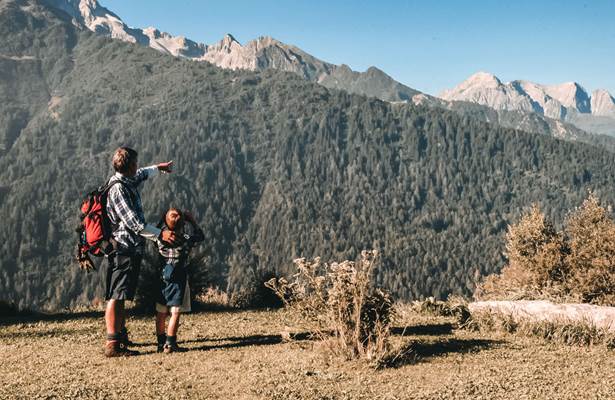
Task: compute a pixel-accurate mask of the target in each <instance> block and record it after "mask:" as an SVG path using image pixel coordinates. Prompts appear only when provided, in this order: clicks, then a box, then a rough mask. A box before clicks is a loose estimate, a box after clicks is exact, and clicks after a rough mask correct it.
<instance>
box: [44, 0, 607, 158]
mask: <svg viewBox="0 0 615 400" xmlns="http://www.w3.org/2000/svg"><path fill="white" fill-rule="evenodd" d="M46 1H47V2H48V3H49V4H51V5H52V6H53V7H56V8H59V9H61V10H63V11H65V12H67V13H68V14H69V15H71V16H72V17H73V23H74V24H75V25H78V26H80V27H85V28H87V29H89V30H90V31H93V32H96V33H98V34H101V35H104V36H108V37H111V38H115V39H119V40H123V41H126V42H130V43H138V44H141V45H143V46H148V47H151V48H153V49H155V50H158V51H160V52H162V53H165V54H169V55H172V56H175V57H182V58H187V59H191V60H195V61H207V62H210V63H212V64H214V65H216V66H218V67H221V68H226V69H231V70H238V69H244V70H251V71H263V70H266V69H269V68H272V69H276V70H282V71H287V72H292V73H295V74H297V75H299V76H301V77H303V78H304V79H306V80H309V81H312V82H316V83H319V84H321V85H323V86H325V87H327V88H330V89H339V90H345V91H348V92H350V93H355V94H360V95H364V96H369V97H376V98H378V99H380V100H384V101H389V102H409V103H414V104H423V105H426V106H429V107H437V108H444V109H449V110H453V111H455V112H457V113H459V114H461V115H464V116H470V117H472V118H477V119H480V120H483V121H486V122H491V123H497V124H500V125H502V126H505V127H509V128H515V129H521V130H526V131H529V132H534V133H539V134H546V135H551V136H555V137H558V138H560V139H564V140H573V141H577V140H578V141H583V142H586V143H593V144H597V143H600V144H602V142H603V141H604V139H600V138H595V137H594V135H591V134H588V133H587V132H592V133H599V134H612V135H614V136H615V125H614V123H615V119H612V117H613V118H615V103H613V98H612V97H611V96H610V94H608V92H606V91H600V92H599V93H597V94H594V95H593V96H592V98H591V100H590V98H589V96H588V95H587V93H586V92H585V90H584V89H583V88H582V87H581V86H580V85H578V84H564V85H558V86H551V87H547V86H540V85H536V84H533V83H531V82H523V81H518V82H517V83H515V86H513V87H509V86H510V85H508V86H507V84H502V82H500V80H499V79H498V78H497V77H495V76H494V75H491V74H486V73H479V74H475V75H473V76H472V77H471V78H470V79H468V80H466V81H465V82H464V83H462V84H461V85H460V86H458V88H460V90H457V91H456V90H455V89H453V90H452V91H448V92H446V93H445V94H443V95H442V97H441V98H437V97H434V96H430V95H429V94H426V93H421V92H420V91H418V90H416V89H413V88H411V87H408V86H406V85H403V84H401V83H399V82H397V81H396V80H394V79H393V78H392V77H390V76H389V75H387V74H386V73H385V72H383V71H382V70H380V69H378V68H376V67H370V68H368V69H367V70H366V71H365V72H357V71H353V70H352V69H351V68H350V67H348V66H347V65H344V64H342V65H336V64H332V63H328V62H325V61H322V60H320V59H318V58H316V57H314V56H312V55H310V54H308V53H306V52H305V51H303V50H301V49H300V48H298V47H296V46H293V45H289V44H286V43H283V42H281V41H279V40H276V39H274V38H272V37H269V36H262V37H259V38H257V39H255V40H252V41H249V42H247V43H246V44H243V45H242V44H241V43H239V42H238V41H237V40H236V39H235V38H234V37H233V36H232V35H231V34H226V35H225V36H224V37H223V38H222V39H221V40H220V41H219V42H217V43H214V44H211V45H208V44H203V43H197V42H195V41H192V40H190V39H187V38H185V37H183V36H172V35H170V34H168V33H166V32H161V31H159V30H158V29H156V28H153V27H149V28H145V29H139V28H131V27H129V26H128V25H126V24H125V23H124V22H123V21H122V20H121V18H120V17H119V16H117V15H116V14H114V13H113V12H111V11H109V10H108V9H107V8H105V7H103V6H101V5H100V3H98V1H97V0H46ZM516 86H518V87H519V88H517V87H516ZM456 89H457V88H456ZM449 92H450V93H449ZM521 92H522V93H532V94H533V97H531V96H526V95H524V94H520V93H521ZM594 99H595V101H594ZM594 103H595V104H594ZM482 107H488V108H489V109H485V108H482ZM572 108H574V109H575V110H576V111H578V112H575V113H574V115H573V113H571V112H570V110H571V109H572ZM491 109H493V110H491ZM588 109H594V110H599V111H597V112H596V113H595V114H593V115H589V114H583V112H585V111H587V110H588ZM610 147H615V145H614V146H610Z"/></svg>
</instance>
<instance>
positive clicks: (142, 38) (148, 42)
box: [46, 0, 420, 101]
mask: <svg viewBox="0 0 615 400" xmlns="http://www.w3.org/2000/svg"><path fill="white" fill-rule="evenodd" d="M46 1H48V2H49V3H48V4H50V5H52V6H53V7H56V8H58V9H61V10H63V11H65V12H67V13H68V14H69V15H70V16H72V17H73V23H74V24H76V25H77V26H80V27H85V28H87V29H89V30H91V31H93V32H96V33H97V34H100V35H103V36H107V37H111V38H113V39H119V40H122V41H125V42H129V43H138V44H140V45H143V46H148V47H151V48H153V49H156V50H158V51H160V52H162V53H166V54H170V55H173V56H177V57H183V58H188V59H191V60H195V61H207V62H210V63H212V64H214V65H217V66H219V67H222V68H228V69H233V70H235V69H245V70H250V71H263V70H265V69H268V68H272V69H277V70H282V71H289V72H294V73H296V74H298V75H299V76H302V77H303V78H305V79H307V80H310V81H313V82H318V83H321V84H322V85H324V86H326V87H330V88H338V89H343V90H348V91H350V92H352V93H357V94H364V95H367V96H375V97H378V98H380V99H382V100H386V101H408V100H410V99H411V98H412V97H413V96H414V95H417V94H419V93H420V92H419V91H417V90H414V89H412V88H409V87H407V86H405V85H402V84H401V83H399V82H396V81H394V80H393V79H392V78H391V77H389V76H388V75H386V74H385V73H384V72H382V71H380V70H378V69H377V68H375V67H371V68H369V69H368V70H367V71H366V72H355V71H352V70H350V68H348V66H346V65H341V66H338V65H335V64H331V63H327V62H324V61H321V60H319V59H317V58H316V57H313V56H311V55H310V54H308V53H306V52H304V51H303V50H301V49H299V48H297V47H295V46H292V45H288V44H285V43H282V42H280V41H279V40H276V39H273V38H271V37H268V36H263V37H260V38H258V39H255V40H252V41H250V42H248V43H246V44H245V45H242V44H241V43H239V42H238V41H237V40H236V39H235V38H234V37H233V36H232V35H230V34H227V35H225V36H224V38H223V39H222V40H220V41H219V42H218V43H214V44H212V45H207V44H202V43H196V42H194V41H192V40H189V39H186V38H185V37H183V36H172V35H170V34H168V33H165V32H160V31H159V30H157V29H156V28H153V27H150V28H146V29H139V28H131V27H128V26H127V25H126V24H125V23H124V22H123V21H122V20H121V18H120V17H119V16H117V15H116V14H114V13H113V12H111V11H109V10H108V9H106V8H105V7H103V6H101V5H100V3H98V1H97V0H46Z"/></svg>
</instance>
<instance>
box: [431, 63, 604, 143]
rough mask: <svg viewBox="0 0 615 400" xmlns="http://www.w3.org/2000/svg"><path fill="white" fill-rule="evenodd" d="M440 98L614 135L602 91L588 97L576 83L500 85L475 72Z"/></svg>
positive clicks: (526, 82) (482, 73) (488, 75)
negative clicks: (519, 112)
mask: <svg viewBox="0 0 615 400" xmlns="http://www.w3.org/2000/svg"><path fill="white" fill-rule="evenodd" d="M440 97H441V98H442V99H444V100H447V101H468V102H472V103H477V104H481V105H485V106H488V107H490V108H493V109H495V110H506V111H521V112H533V113H537V114H540V115H543V116H545V117H548V118H551V119H555V120H559V121H562V122H568V123H571V124H573V125H575V126H577V127H578V128H579V129H582V130H585V131H587V132H591V133H596V134H609V135H611V136H615V112H614V110H615V102H614V100H613V97H612V96H611V95H610V94H609V93H608V92H607V91H606V90H597V91H595V92H594V93H593V94H592V97H590V96H589V95H588V93H587V91H586V90H585V89H583V87H582V86H581V85H579V84H578V83H576V82H567V83H562V84H560V85H541V84H538V83H533V82H528V81H523V80H516V81H512V82H502V81H500V79H498V78H497V77H496V76H495V75H493V74H490V73H487V72H478V73H476V74H474V75H472V76H470V77H469V78H468V79H466V80H465V81H463V82H462V83H460V84H459V85H457V86H456V87H455V88H453V89H450V90H445V91H444V92H442V93H441V94H440Z"/></svg>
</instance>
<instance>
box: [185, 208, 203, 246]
mask: <svg viewBox="0 0 615 400" xmlns="http://www.w3.org/2000/svg"><path fill="white" fill-rule="evenodd" d="M184 217H185V218H186V221H188V222H189V223H190V225H192V230H193V231H194V232H193V233H192V235H190V243H191V244H195V243H200V242H202V241H204V240H205V234H204V233H203V230H202V229H201V228H200V227H199V226H198V224H197V223H196V220H195V219H194V217H193V216H192V214H191V213H189V212H187V211H186V212H184Z"/></svg>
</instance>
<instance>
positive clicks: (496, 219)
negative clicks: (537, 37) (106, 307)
mask: <svg viewBox="0 0 615 400" xmlns="http://www.w3.org/2000/svg"><path fill="white" fill-rule="evenodd" d="M0 54H2V57H3V58H2V60H10V61H7V63H9V64H10V65H14V68H12V69H11V70H10V71H11V72H10V74H8V73H7V72H6V71H9V69H8V68H7V69H5V68H4V67H3V69H2V75H0V95H1V96H2V97H1V98H0V115H4V116H5V117H3V118H4V119H3V120H2V124H3V125H2V126H0V129H2V132H10V133H9V134H6V135H5V136H4V137H5V145H6V150H5V151H4V152H3V154H2V156H0V218H1V219H2V221H3V224H2V225H0V236H1V237H2V238H3V240H2V242H1V244H0V293H2V295H1V296H2V298H3V300H6V301H10V302H15V303H17V304H19V305H20V306H22V307H26V306H33V307H47V308H53V307H56V308H57V307H61V306H65V305H67V304H70V303H71V302H72V303H74V302H85V301H87V300H90V299H92V298H93V297H94V296H96V295H100V288H101V281H100V277H99V276H98V275H97V274H91V275H86V274H83V273H82V272H80V271H79V270H78V268H77V267H76V266H75V265H74V264H72V257H73V252H74V245H75V239H74V233H73V229H74V225H75V223H76V220H77V218H76V216H77V214H78V213H77V210H78V207H79V204H80V198H81V196H82V195H83V194H84V192H86V190H88V189H91V188H93V187H94V186H96V185H98V184H100V183H101V182H103V181H104V179H106V177H108V176H109V175H110V173H111V170H110V158H111V154H112V152H113V150H114V149H115V148H116V147H117V146H119V145H124V144H126V145H130V146H133V147H135V148H137V149H138V150H139V151H140V160H141V162H142V163H143V164H146V163H148V162H150V161H158V160H166V159H173V160H175V162H176V165H177V168H176V172H175V173H174V174H173V175H170V176H162V177H158V178H156V180H155V181H153V182H148V183H147V186H146V187H145V188H144V190H143V199H144V204H145V209H146V214H147V216H148V218H149V219H150V220H151V221H157V219H158V216H159V215H160V213H161V212H162V211H163V210H164V209H166V208H167V207H168V206H169V205H170V204H175V205H177V206H179V207H185V208H189V209H192V210H194V211H195V214H196V216H197V219H198V221H199V222H200V223H201V224H202V227H203V228H204V230H205V232H206V235H207V240H206V244H205V246H204V247H203V250H204V252H205V258H204V262H205V264H206V265H207V266H208V268H211V270H212V271H213V272H214V273H215V277H216V278H217V279H218V282H219V283H220V284H222V285H225V284H226V283H227V282H228V287H229V289H230V290H239V289H240V288H242V287H245V286H246V285H247V284H248V283H249V282H250V281H251V280H253V278H254V276H258V275H261V274H264V272H265V271H273V272H275V273H287V272H289V268H291V260H292V259H293V258H295V257H298V256H307V257H312V256H322V257H324V258H326V259H328V258H333V259H345V258H354V257H356V256H357V255H358V252H359V251H360V250H361V249H365V248H379V249H381V250H382V254H383V260H382V261H383V267H382V269H381V270H380V271H379V272H378V276H377V277H376V279H377V280H378V281H379V282H380V283H381V284H383V285H384V286H386V287H388V288H389V289H391V290H392V291H393V293H394V294H395V295H396V296H398V297H401V298H404V299H409V298H414V297H418V296H425V295H435V296H440V297H442V296H446V295H447V294H449V293H451V292H455V293H469V291H470V290H471V289H472V286H473V282H474V280H475V278H476V277H477V276H478V275H479V274H486V273H491V272H494V271H496V270H498V269H499V268H500V267H501V265H502V263H503V259H502V251H503V246H502V233H503V232H504V230H505V228H506V224H507V223H508V222H510V221H511V220H513V219H514V218H515V217H516V216H517V215H518V214H519V213H520V212H521V210H522V209H523V207H526V206H528V205H529V204H530V203H532V202H543V201H544V203H545V204H546V205H549V206H550V207H555V208H552V209H548V210H547V212H548V213H550V214H552V215H553V216H554V217H561V213H562V212H563V210H566V209H569V208H572V207H573V206H576V205H578V204H580V201H581V199H582V198H584V197H585V195H586V191H587V188H590V187H591V188H594V189H595V190H596V192H597V193H598V194H599V195H601V196H602V197H603V198H604V199H605V200H607V201H611V202H612V201H613V200H614V199H615V189H614V188H615V186H614V184H615V177H614V176H613V172H612V166H613V162H614V161H615V155H613V154H612V153H609V152H607V151H604V150H601V149H599V148H597V147H592V146H589V145H584V144H580V143H570V142H563V141H559V140H556V139H553V138H551V137H547V136H540V135H534V134H527V133H524V132H520V131H515V130H511V129H504V128H501V127H496V126H491V125H488V124H485V123H482V122H478V121H476V120H473V119H471V118H462V117H459V116H458V115H457V114H455V113H453V112H448V111H443V110H438V109H429V108H422V107H416V106H412V105H391V104H388V103H386V102H382V101H379V100H375V99H369V98H366V97H362V96H357V95H350V94H347V93H345V92H341V91H335V90H329V89H326V88H324V87H322V86H319V85H316V84H313V83H309V82H306V81H305V80H302V79H300V78H298V77H297V76H296V75H293V74H290V73H282V72H276V71H271V70H268V71H265V72H261V73H257V72H246V71H236V72H233V71H229V70H223V69H219V68H217V67H214V66H212V65H209V64H207V63H195V62H192V61H187V60H181V59H177V58H173V57H168V56H165V55H163V54H160V53H158V52H156V51H154V50H151V49H147V48H143V47H140V46H136V45H131V44H126V43H122V42H119V41H113V40H109V39H106V38H102V37H98V36H96V35H95V34H93V33H90V32H83V31H78V30H77V28H75V27H74V26H73V25H71V24H70V21H68V20H66V19H64V17H63V15H62V14H61V13H60V12H54V11H51V10H50V9H48V8H46V7H45V6H43V5H41V3H39V2H36V1H26V0H2V1H0ZM22 61H23V64H19V63H20V62H22ZM22 65H23V66H22ZM27 85H34V86H30V87H28V86H27ZM15 87H20V88H21V89H19V90H16V89H14V88H15ZM15 93H17V94H18V96H17V97H15ZM11 110H18V113H21V114H20V115H21V117H19V118H17V120H19V121H20V122H19V123H17V124H16V123H15V122H11V124H12V125H10V126H13V127H15V126H17V128H11V129H8V130H7V129H6V127H7V124H6V122H5V121H7V120H8V121H13V120H14V119H15V117H14V115H17V114H18V113H15V112H13V111H11ZM22 128H23V129H22ZM6 138H8V140H7V139H6Z"/></svg>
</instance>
